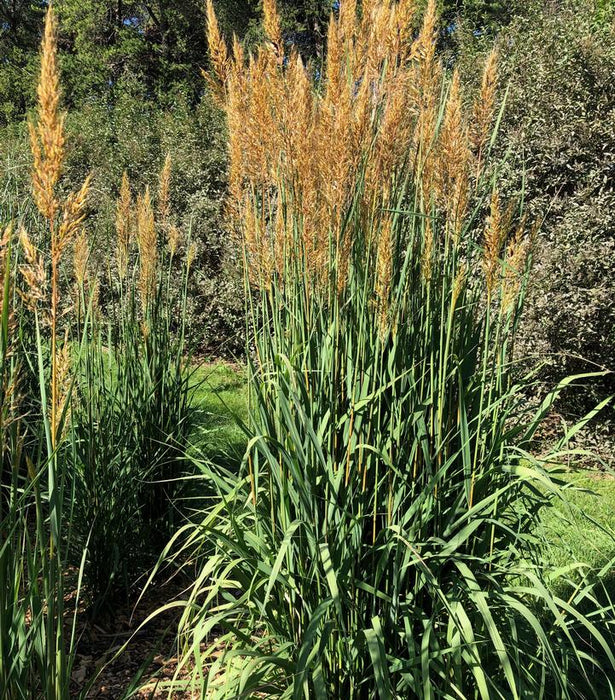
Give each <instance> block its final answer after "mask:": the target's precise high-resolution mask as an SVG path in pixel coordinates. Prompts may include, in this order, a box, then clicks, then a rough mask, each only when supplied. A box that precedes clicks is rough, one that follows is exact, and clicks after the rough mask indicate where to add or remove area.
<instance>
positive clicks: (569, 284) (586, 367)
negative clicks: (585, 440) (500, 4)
mask: <svg viewBox="0 0 615 700" xmlns="http://www.w3.org/2000/svg"><path fill="white" fill-rule="evenodd" d="M603 10H604V11H606V4H605V5H604V6H603ZM603 17H604V12H603V13H602V15H599V16H597V15H596V14H595V7H594V3H586V2H584V0H569V1H568V2H565V3H558V4H557V5H552V4H549V5H546V6H545V5H543V4H542V3H536V4H532V3H530V5H529V6H528V8H526V10H525V12H523V13H522V14H520V15H519V16H518V17H516V18H515V19H514V21H513V22H512V23H511V24H510V26H509V27H508V28H506V29H505V30H504V31H503V32H502V33H501V35H500V37H499V40H498V41H499V45H500V48H501V55H502V70H503V80H504V81H505V83H506V84H507V85H508V88H509V93H508V100H507V106H506V112H505V115H504V119H503V122H502V139H501V144H502V146H501V148H502V151H505V152H506V153H507V154H508V165H507V168H506V171H505V172H504V173H502V182H503V184H504V185H505V186H506V187H507V189H508V191H513V192H514V191H517V190H518V189H519V188H521V187H523V188H524V196H525V201H526V204H527V206H528V209H529V210H530V211H531V212H532V213H533V215H534V216H536V217H542V216H544V217H545V220H544V223H543V225H542V226H541V229H540V233H539V238H538V249H537V253H536V256H535V259H536V265H535V267H534V274H533V275H532V284H531V286H530V289H529V296H528V309H527V314H526V316H525V319H524V322H523V324H522V332H521V334H520V338H519V354H520V355H521V356H529V357H531V358H534V357H538V358H540V359H545V360H546V361H547V367H546V368H545V370H544V372H543V374H542V376H543V378H544V379H545V382H551V381H553V380H554V379H559V378H561V377H562V376H564V375H566V374H568V373H576V372H583V371H592V370H595V369H597V368H602V369H606V370H611V371H612V370H613V368H614V367H615V335H614V330H613V329H614V328H615V315H614V314H615V310H614V309H615V307H614V306H613V303H612V299H613V297H614V295H615V287H614V286H613V280H614V279H615V267H614V265H615V263H614V260H615V259H614V257H613V251H614V246H615V237H614V231H615V218H614V216H615V169H614V167H613V162H614V158H615V97H614V93H613V88H612V77H613V74H614V72H615V32H614V31H613V27H612V25H610V24H609V23H606V24H605V23H602V22H600V21H599V20H600V18H603ZM472 47H474V48H472ZM475 47H476V42H475V41H474V40H472V41H471V42H467V43H466V45H465V47H464V49H463V50H462V56H463V58H462V60H463V61H464V63H465V64H467V63H468V62H469V61H472V60H473V57H474V53H473V51H474V49H475ZM614 377H615V375H613V374H612V373H611V374H610V375H607V376H605V377H604V378H603V379H602V381H601V382H596V381H594V382H592V383H591V384H590V385H588V386H587V388H586V389H585V391H583V392H581V391H576V392H574V393H572V392H567V393H566V395H565V401H562V402H560V404H559V408H560V410H562V411H564V412H566V413H572V414H573V415H574V414H576V415H579V414H580V413H582V412H583V411H585V410H588V409H589V407H590V406H592V405H594V404H595V403H596V402H597V401H599V400H600V399H602V398H603V397H604V396H606V395H609V394H612V393H613V391H614V389H615V379H614Z"/></svg>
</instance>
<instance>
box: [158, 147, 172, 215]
mask: <svg viewBox="0 0 615 700" xmlns="http://www.w3.org/2000/svg"><path fill="white" fill-rule="evenodd" d="M170 214H171V154H170V153H167V155H166V158H165V159H164V165H163V166H162V170H161V171H160V177H159V180H158V216H159V218H160V222H161V224H162V226H163V228H166V227H167V226H168V224H169V216H170Z"/></svg>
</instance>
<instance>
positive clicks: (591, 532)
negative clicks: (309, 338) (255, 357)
mask: <svg viewBox="0 0 615 700" xmlns="http://www.w3.org/2000/svg"><path fill="white" fill-rule="evenodd" d="M194 392H195V393H194V399H195V403H196V405H197V407H198V415H197V425H198V427H197V429H196V431H195V434H194V438H193V440H194V445H195V449H197V450H198V451H200V452H201V453H202V454H203V455H205V456H207V457H208V458H209V459H212V460H222V462H223V463H226V464H237V463H238V462H239V461H240V460H241V456H242V454H243V450H244V448H245V444H246V440H245V436H244V435H243V433H242V431H241V429H240V428H239V427H238V425H237V424H236V421H235V418H234V417H235V416H237V417H239V418H240V419H241V420H243V421H245V420H247V416H248V392H247V386H246V371H245V368H244V367H242V366H240V365H230V364H226V363H221V362H218V363H214V364H206V365H203V366H202V367H200V368H198V369H197V370H196V371H195V374H194ZM569 480H570V483H571V484H573V485H574V486H575V487H576V488H577V489H582V491H581V490H574V489H573V490H570V491H567V492H566V493H567V496H568V500H569V501H570V505H568V504H566V503H558V504H557V506H556V507H555V508H553V509H552V510H551V511H550V512H547V513H545V519H544V528H545V531H546V534H547V537H548V539H549V541H550V542H551V547H550V549H549V551H548V552H547V553H546V559H547V560H546V562H545V563H547V564H548V565H550V566H552V567H554V568H557V567H565V566H567V565H569V564H571V563H572V562H583V563H586V564H589V565H590V566H592V567H597V568H600V567H603V566H605V565H606V564H607V563H608V562H610V561H611V560H613V559H614V558H615V477H612V476H610V475H605V474H603V473H601V472H598V471H596V472H590V471H583V472H578V473H576V474H573V475H571V476H570V477H569Z"/></svg>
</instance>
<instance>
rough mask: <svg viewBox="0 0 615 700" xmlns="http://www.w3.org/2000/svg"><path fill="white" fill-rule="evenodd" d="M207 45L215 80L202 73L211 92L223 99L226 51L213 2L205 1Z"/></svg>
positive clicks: (210, 0) (211, 0)
mask: <svg viewBox="0 0 615 700" xmlns="http://www.w3.org/2000/svg"><path fill="white" fill-rule="evenodd" d="M206 17H207V45H208V47H209V57H210V59H211V65H212V68H213V71H214V75H215V79H214V78H212V77H211V76H210V75H209V74H208V73H205V72H204V73H203V75H204V76H205V79H206V80H207V82H208V83H209V85H210V87H211V88H212V91H213V93H214V94H215V95H217V96H218V97H219V98H221V97H223V94H224V88H225V85H226V79H227V77H228V49H227V48H226V42H225V41H224V39H223V37H222V33H221V32H220V26H219V24H218V18H217V17H216V12H215V10H214V4H213V0H207V4H206Z"/></svg>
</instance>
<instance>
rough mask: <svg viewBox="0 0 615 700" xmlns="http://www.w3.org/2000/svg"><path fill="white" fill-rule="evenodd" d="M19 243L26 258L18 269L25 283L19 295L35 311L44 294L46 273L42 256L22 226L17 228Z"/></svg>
mask: <svg viewBox="0 0 615 700" xmlns="http://www.w3.org/2000/svg"><path fill="white" fill-rule="evenodd" d="M19 243H20V245H21V249H22V251H23V254H24V258H25V260H26V262H25V264H22V265H20V266H19V271H20V272H21V275H22V277H23V278H24V281H25V283H26V289H25V290H24V291H20V296H21V297H22V299H23V301H24V303H25V304H26V306H27V307H28V308H29V309H30V311H36V310H37V308H38V306H39V304H40V303H41V302H42V301H44V299H45V296H46V295H45V290H46V287H47V275H46V273H45V263H44V262H43V256H42V255H41V254H40V253H39V252H38V250H37V249H36V248H35V247H34V245H33V244H32V241H31V240H30V237H29V236H28V233H27V231H26V229H25V228H24V227H23V226H22V227H21V228H20V229H19Z"/></svg>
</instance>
